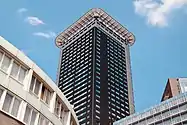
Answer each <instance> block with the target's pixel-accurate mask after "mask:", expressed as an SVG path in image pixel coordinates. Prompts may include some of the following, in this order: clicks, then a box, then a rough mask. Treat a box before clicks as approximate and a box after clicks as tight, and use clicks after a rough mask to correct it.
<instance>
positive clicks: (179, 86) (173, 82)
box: [161, 78, 187, 101]
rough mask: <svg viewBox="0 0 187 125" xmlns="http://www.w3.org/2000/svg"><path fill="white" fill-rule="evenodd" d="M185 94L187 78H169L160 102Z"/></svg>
mask: <svg viewBox="0 0 187 125" xmlns="http://www.w3.org/2000/svg"><path fill="white" fill-rule="evenodd" d="M184 92H187V78H169V79H168V81H167V84H166V87H165V90H164V93H163V96H162V99H161V101H164V100H167V99H169V98H172V97H174V96H177V95H179V94H180V93H184Z"/></svg>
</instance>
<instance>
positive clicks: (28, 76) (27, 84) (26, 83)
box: [23, 69, 33, 92]
mask: <svg viewBox="0 0 187 125" xmlns="http://www.w3.org/2000/svg"><path fill="white" fill-rule="evenodd" d="M32 74H33V69H30V70H28V73H27V74H26V76H25V79H24V81H23V85H24V90H26V91H28V92H29V88H30V84H31V80H32Z"/></svg>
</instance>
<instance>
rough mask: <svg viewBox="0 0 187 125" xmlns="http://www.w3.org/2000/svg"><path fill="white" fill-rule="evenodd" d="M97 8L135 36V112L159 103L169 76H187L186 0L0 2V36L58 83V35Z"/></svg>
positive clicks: (20, 0) (133, 51)
mask: <svg viewBox="0 0 187 125" xmlns="http://www.w3.org/2000/svg"><path fill="white" fill-rule="evenodd" d="M95 7H99V8H102V9H104V10H105V11H106V12H107V13H109V14H110V15H111V16H113V17H114V18H115V19H116V20H118V21H119V22H120V23H121V24H122V25H124V26H125V27H127V28H128V29H129V30H130V31H131V32H133V33H134V34H135V36H136V43H135V44H134V45H133V46H132V47H131V64H132V75H133V76H132V78H133V86H134V94H135V105H136V110H137V111H142V110H144V109H145V108H148V107H150V106H152V105H155V104H158V103H159V101H160V99H161V95H162V93H163V90H164V87H165V84H166V81H167V78H169V77H186V76H187V57H186V53H187V25H186V22H187V0H134V1H133V0H67V1H65V0H52V1H49V0H48V1H46V0H16V1H14V0H0V36H2V37H4V38H5V39H7V40H8V41H9V42H10V43H12V44H13V45H15V46H16V47H17V48H19V49H20V50H22V51H23V52H24V53H25V54H26V55H27V56H29V57H30V58H31V59H32V60H33V61H34V62H36V63H37V64H38V65H39V66H40V67H41V68H42V69H43V70H44V71H45V72H46V73H47V74H48V75H49V76H50V77H51V78H52V79H53V80H54V81H55V80H56V74H57V73H56V72H57V65H58V60H59V49H58V48H57V47H56V46H55V43H54V39H55V37H56V35H58V34H59V33H60V32H61V31H63V30H64V29H66V28H67V27H68V26H69V25H71V24H72V23H73V22H74V21H76V20H77V19H78V18H79V17H80V16H82V15H83V14H84V13H85V12H87V11H88V10H89V9H91V8H95Z"/></svg>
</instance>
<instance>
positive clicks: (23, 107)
mask: <svg viewBox="0 0 187 125" xmlns="http://www.w3.org/2000/svg"><path fill="white" fill-rule="evenodd" d="M26 106H27V103H26V102H24V101H22V102H21V104H20V110H19V112H18V119H20V120H21V121H23V119H24V116H25V111H26Z"/></svg>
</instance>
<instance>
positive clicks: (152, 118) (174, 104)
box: [113, 92, 187, 125]
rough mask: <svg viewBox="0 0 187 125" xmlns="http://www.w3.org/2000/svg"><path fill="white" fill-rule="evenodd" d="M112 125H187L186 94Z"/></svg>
mask: <svg viewBox="0 0 187 125" xmlns="http://www.w3.org/2000/svg"><path fill="white" fill-rule="evenodd" d="M113 125H187V93H186V92H185V93H182V94H180V95H177V96H175V97H173V98H170V99H167V100H166V101H163V102H161V103H160V104H159V105H157V106H154V107H151V108H150V109H147V110H145V111H144V112H142V113H136V114H134V115H131V116H128V117H126V118H124V119H122V120H119V121H116V122H114V124H113Z"/></svg>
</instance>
